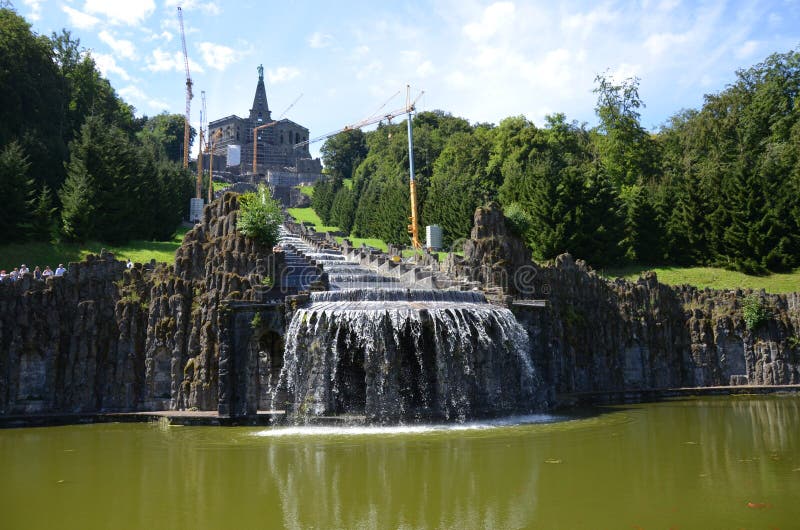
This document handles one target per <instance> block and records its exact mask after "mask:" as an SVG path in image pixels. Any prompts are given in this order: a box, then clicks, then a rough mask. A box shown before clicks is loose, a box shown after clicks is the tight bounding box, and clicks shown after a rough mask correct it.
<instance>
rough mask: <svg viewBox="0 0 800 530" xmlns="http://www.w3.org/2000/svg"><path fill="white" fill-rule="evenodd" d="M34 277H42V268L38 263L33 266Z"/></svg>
mask: <svg viewBox="0 0 800 530" xmlns="http://www.w3.org/2000/svg"><path fill="white" fill-rule="evenodd" d="M33 277H34V278H36V279H37V280H41V279H42V269H40V268H39V266H38V265H37V266H36V267H34V268H33Z"/></svg>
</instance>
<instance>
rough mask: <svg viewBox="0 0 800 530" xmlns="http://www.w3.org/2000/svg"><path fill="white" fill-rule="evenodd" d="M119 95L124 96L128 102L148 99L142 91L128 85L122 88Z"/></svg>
mask: <svg viewBox="0 0 800 530" xmlns="http://www.w3.org/2000/svg"><path fill="white" fill-rule="evenodd" d="M118 93H119V95H120V96H122V98H123V99H126V100H129V99H130V100H140V101H141V100H144V99H146V98H147V96H146V95H145V93H144V92H142V89H140V88H139V87H136V86H133V85H128V86H126V87H123V88H120V89H119V91H118Z"/></svg>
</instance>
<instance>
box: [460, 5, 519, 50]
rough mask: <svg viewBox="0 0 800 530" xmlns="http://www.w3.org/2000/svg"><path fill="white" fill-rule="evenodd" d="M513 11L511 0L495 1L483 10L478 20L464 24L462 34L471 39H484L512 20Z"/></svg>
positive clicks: (476, 40)
mask: <svg viewBox="0 0 800 530" xmlns="http://www.w3.org/2000/svg"><path fill="white" fill-rule="evenodd" d="M514 11H515V9H514V4H513V3H512V2H496V3H494V4H492V5H490V6H488V7H487V8H486V9H484V10H483V16H482V17H481V20H480V21H478V22H473V23H471V24H467V25H466V26H464V28H463V31H464V34H465V35H466V36H467V37H468V38H469V39H470V40H472V41H475V42H479V41H484V40H486V39H488V38H490V37H492V36H493V35H495V34H496V33H498V32H499V31H500V29H502V28H503V27H504V26H507V25H509V24H510V23H511V22H513V20H514Z"/></svg>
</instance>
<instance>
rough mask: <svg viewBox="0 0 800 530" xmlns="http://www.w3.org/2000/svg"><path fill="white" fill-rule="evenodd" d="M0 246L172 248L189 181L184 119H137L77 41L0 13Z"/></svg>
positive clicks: (162, 116) (190, 190) (10, 12)
mask: <svg viewBox="0 0 800 530" xmlns="http://www.w3.org/2000/svg"><path fill="white" fill-rule="evenodd" d="M0 101H2V103H3V104H2V105H0V196H2V197H3V208H2V209H0V244H3V243H9V242H14V241H36V240H39V241H50V240H53V239H59V240H64V241H79V242H83V241H87V240H99V241H105V242H109V243H119V242H125V241H128V240H130V239H144V240H151V239H156V240H163V239H170V238H171V237H172V235H173V234H174V233H175V230H176V228H177V226H178V225H179V223H180V222H181V220H182V219H183V218H184V214H185V210H186V209H187V208H188V202H189V198H190V197H191V196H192V194H193V192H194V179H193V177H192V176H191V175H190V174H189V172H188V171H187V170H184V169H183V168H182V165H181V160H182V153H183V128H184V118H183V116H182V115H176V114H159V115H157V116H153V117H147V116H143V117H136V116H135V115H134V110H135V109H134V108H133V107H131V106H130V105H128V104H127V103H125V102H124V101H123V100H122V99H121V98H120V97H119V96H118V95H117V93H116V92H115V91H114V89H113V88H112V87H111V85H110V83H109V82H108V80H106V79H105V78H103V77H102V75H101V74H100V72H99V71H98V69H97V66H96V64H95V62H94V60H93V59H92V57H91V54H89V53H88V52H87V51H86V50H84V49H83V48H82V47H81V45H80V41H79V40H77V39H74V38H73V37H72V36H71V34H70V33H69V32H68V31H66V30H62V32H61V33H60V34H55V33H54V34H52V35H51V36H49V37H47V36H41V35H36V34H35V33H33V32H32V31H31V27H30V25H29V24H28V23H27V22H26V21H25V19H24V18H22V17H20V16H19V15H17V13H15V12H14V11H13V10H11V9H0Z"/></svg>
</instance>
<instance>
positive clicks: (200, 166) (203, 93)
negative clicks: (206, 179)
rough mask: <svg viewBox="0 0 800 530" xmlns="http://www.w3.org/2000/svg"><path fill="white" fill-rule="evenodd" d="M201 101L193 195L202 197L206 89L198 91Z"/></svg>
mask: <svg viewBox="0 0 800 530" xmlns="http://www.w3.org/2000/svg"><path fill="white" fill-rule="evenodd" d="M200 98H201V101H202V103H201V104H200V132H199V133H198V144H197V145H198V150H197V184H196V185H195V197H197V198H198V199H202V198H203V133H204V132H205V128H204V124H205V122H204V121H203V120H204V119H205V116H206V91H205V90H202V91H201V92H200Z"/></svg>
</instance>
